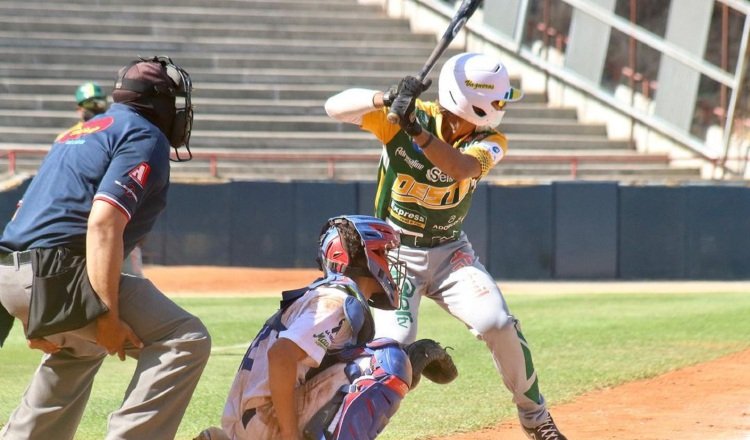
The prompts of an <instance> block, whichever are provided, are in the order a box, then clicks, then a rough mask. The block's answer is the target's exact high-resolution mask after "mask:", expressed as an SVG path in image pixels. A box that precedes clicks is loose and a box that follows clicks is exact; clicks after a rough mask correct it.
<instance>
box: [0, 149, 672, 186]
mask: <svg viewBox="0 0 750 440" xmlns="http://www.w3.org/2000/svg"><path fill="white" fill-rule="evenodd" d="M48 152H49V149H47V148H22V149H21V148H19V149H12V148H5V149H0V161H1V160H2V159H4V158H7V168H6V169H7V173H8V174H10V175H15V174H17V173H18V160H19V159H20V158H23V157H40V156H44V155H46V154H47V153H48ZM193 159H194V160H196V161H203V162H207V166H208V173H207V176H206V177H211V178H220V177H222V172H221V168H222V165H226V164H228V163H234V164H236V163H249V162H273V161H276V162H284V163H287V162H299V163H308V164H311V163H325V164H326V178H328V179H336V178H338V172H337V166H338V165H339V164H341V163H347V162H348V163H371V164H373V176H374V175H375V171H374V170H375V167H374V166H375V164H376V163H377V161H378V160H379V159H380V154H379V153H370V152H362V153H343V154H340V153H330V154H328V153H304V154H300V153H298V152H292V151H285V152H273V153H271V152H265V151H198V152H196V151H193ZM669 161H670V159H669V157H668V156H667V155H665V154H641V155H627V154H624V155H612V154H551V155H531V154H509V155H508V156H506V157H505V158H503V163H516V164H518V163H527V164H567V165H568V169H569V174H568V177H569V178H570V179H577V178H578V177H579V167H580V166H581V165H583V164H607V163H618V164H666V163H668V162H669Z"/></svg>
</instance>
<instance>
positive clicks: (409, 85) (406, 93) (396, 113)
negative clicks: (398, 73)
mask: <svg viewBox="0 0 750 440" xmlns="http://www.w3.org/2000/svg"><path fill="white" fill-rule="evenodd" d="M430 84H431V81H430V80H428V81H427V82H426V83H423V82H422V81H420V80H419V79H417V78H415V77H413V76H406V77H404V79H402V80H401V82H399V83H398V95H397V96H396V98H395V99H393V102H392V103H391V106H390V110H389V112H388V120H389V121H390V122H391V123H395V122H398V124H399V126H401V129H402V130H404V131H405V132H406V133H407V134H408V135H409V136H412V137H414V136H417V135H419V133H421V132H422V126H421V125H419V122H417V121H416V115H415V114H414V108H415V104H416V102H417V98H418V97H419V95H420V94H422V92H424V91H425V90H427V88H428V87H430Z"/></svg>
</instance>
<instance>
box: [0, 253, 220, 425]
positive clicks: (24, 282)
mask: <svg viewBox="0 0 750 440" xmlns="http://www.w3.org/2000/svg"><path fill="white" fill-rule="evenodd" d="M31 279H32V270H31V264H23V265H19V264H17V265H16V266H15V267H14V266H0V303H2V305H3V306H4V307H5V308H6V309H7V310H8V311H9V312H10V313H11V314H12V315H13V316H15V317H16V318H18V319H20V320H21V321H22V322H23V323H24V324H25V323H26V322H27V319H28V312H29V299H30V297H31ZM119 305H120V318H121V319H122V320H123V321H125V322H126V323H128V324H129V325H130V326H131V327H132V329H133V331H134V332H135V334H136V335H138V337H139V338H140V339H141V340H142V341H143V344H144V347H143V348H142V349H135V348H134V347H130V349H128V350H127V354H128V356H130V357H133V358H135V359H137V361H138V363H137V365H136V369H135V372H134V373H133V377H132V379H131V381H130V384H129V386H128V388H127V391H126V392H125V398H124V400H123V402H122V406H121V407H120V408H119V409H117V410H116V411H114V412H113V413H112V414H110V416H109V424H108V429H107V436H106V438H107V439H108V440H115V439H130V440H144V439H155V440H156V439H164V440H167V439H170V440H171V439H174V437H175V433H176V432H177V428H178V427H179V424H180V421H181V420H182V416H183V415H184V413H185V408H186V407H187V405H188V402H189V401H190V398H191V396H192V394H193V391H194V390H195V386H196V385H197V383H198V379H199V378H200V376H201V373H202V372H203V368H204V367H205V365H206V362H207V361H208V356H209V353H210V351H211V340H210V337H209V335H208V331H207V330H206V328H205V327H204V326H203V323H201V321H200V320H199V319H198V318H196V317H195V316H193V315H191V314H189V313H188V312H186V311H185V310H183V309H182V308H180V307H179V306H177V305H176V304H175V303H173V302H172V301H171V300H169V299H168V298H167V297H166V296H164V295H163V294H162V293H161V292H160V291H159V290H158V289H157V288H156V287H155V286H154V285H153V284H152V283H151V282H150V281H149V280H147V279H144V278H137V277H133V276H127V275H123V276H122V279H121V281H120V302H119ZM95 330H96V329H95V323H92V324H89V325H88V326H86V327H84V328H82V329H79V330H75V331H71V332H66V333H60V334H56V335H52V336H49V337H47V338H46V339H48V340H50V341H52V342H54V343H56V344H58V345H60V346H61V347H63V348H62V350H60V351H59V352H57V353H54V354H48V355H44V357H43V358H42V362H41V364H40V365H39V368H38V369H37V371H36V373H35V374H34V376H33V378H32V380H31V384H30V385H29V387H28V389H27V390H26V392H25V393H24V395H23V397H22V399H21V403H20V405H19V406H18V407H17V408H16V409H15V410H14V411H13V414H11V416H10V420H8V423H7V424H6V425H5V426H4V428H3V430H2V431H0V438H2V439H12V440H34V439H39V440H48V439H55V440H67V439H73V437H74V435H75V432H76V429H77V428H78V424H79V423H80V420H81V416H82V415H83V411H84V408H85V407H86V402H87V401H88V398H89V395H90V393H91V387H92V385H93V382H94V376H95V375H96V373H97V371H98V370H99V367H100V366H101V365H102V362H103V360H104V358H105V357H106V356H107V352H106V350H104V348H102V347H101V346H99V345H97V344H96V343H95Z"/></svg>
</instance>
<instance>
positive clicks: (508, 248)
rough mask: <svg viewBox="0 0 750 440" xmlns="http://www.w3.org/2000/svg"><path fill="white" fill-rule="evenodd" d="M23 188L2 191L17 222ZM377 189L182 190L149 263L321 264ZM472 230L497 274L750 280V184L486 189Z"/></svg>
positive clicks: (469, 225) (153, 242)
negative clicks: (335, 225) (332, 232)
mask: <svg viewBox="0 0 750 440" xmlns="http://www.w3.org/2000/svg"><path fill="white" fill-rule="evenodd" d="M24 188H25V185H23V186H22V187H19V188H16V189H14V190H11V191H6V192H2V193H0V215H2V218H5V219H9V218H10V217H11V215H12V213H13V210H14V209H15V205H16V202H17V201H18V200H19V199H20V198H21V196H22V194H23V189H24ZM374 193H375V184H374V183H365V182H347V183H335V182H294V183H282V182H229V183H220V184H173V185H172V187H171V189H170V196H169V197H170V198H169V204H168V207H167V209H166V211H165V212H164V214H163V215H162V216H161V217H160V219H159V221H158V222H157V224H156V226H155V228H154V230H153V232H152V233H151V234H150V235H149V237H148V239H147V241H146V243H145V246H144V258H145V260H146V263H147V264H148V263H151V264H163V265H216V266H253V267H315V265H316V263H315V256H316V254H315V251H316V250H315V246H316V241H317V237H318V234H319V232H320V229H319V228H320V227H321V225H322V224H323V222H324V221H325V220H326V219H327V218H328V217H331V216H334V215H339V214H347V213H356V214H370V213H372V209H373V207H372V200H373V197H374ZM464 224H465V231H466V233H467V234H468V236H469V239H470V240H471V241H472V244H473V246H474V248H475V250H476V252H477V254H478V255H479V256H480V260H481V261H482V262H483V263H484V264H485V266H486V267H487V268H488V269H489V271H490V273H492V274H493V275H494V276H495V277H497V278H501V279H516V280H550V279H602V280H607V279H655V280H657V279H658V280H662V279H663V280H667V279H725V280H735V279H750V264H749V263H748V262H750V187H745V186H726V185H724V186H713V185H700V186H697V185H696V186H692V185H685V186H625V185H619V184H617V183H616V182H602V183H592V182H558V183H553V184H549V185H530V186H492V185H486V184H480V186H479V187H478V189H477V191H476V193H475V196H474V204H473V208H472V212H471V213H470V215H469V217H468V219H467V220H466V221H465V223H464Z"/></svg>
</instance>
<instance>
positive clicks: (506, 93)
mask: <svg viewBox="0 0 750 440" xmlns="http://www.w3.org/2000/svg"><path fill="white" fill-rule="evenodd" d="M522 97H523V92H521V91H520V90H518V89H515V88H513V87H511V85H510V78H509V77H508V69H506V68H505V66H504V65H503V63H501V62H500V61H499V60H497V59H495V58H493V57H490V56H487V55H482V54H478V53H468V52H467V53H461V54H458V55H455V56H453V57H451V58H450V59H448V61H446V62H445V64H443V68H442V69H441V70H440V77H439V79H438V99H439V102H440V105H441V106H442V107H443V108H445V109H446V110H448V111H449V112H451V113H453V114H454V115H456V116H458V117H460V118H462V119H464V120H466V121H468V122H471V123H472V124H474V125H476V126H486V127H495V126H497V125H498V124H500V120H501V119H502V118H503V115H504V114H505V112H504V111H503V108H505V103H506V102H514V101H518V100H520V99H521V98H522Z"/></svg>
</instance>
